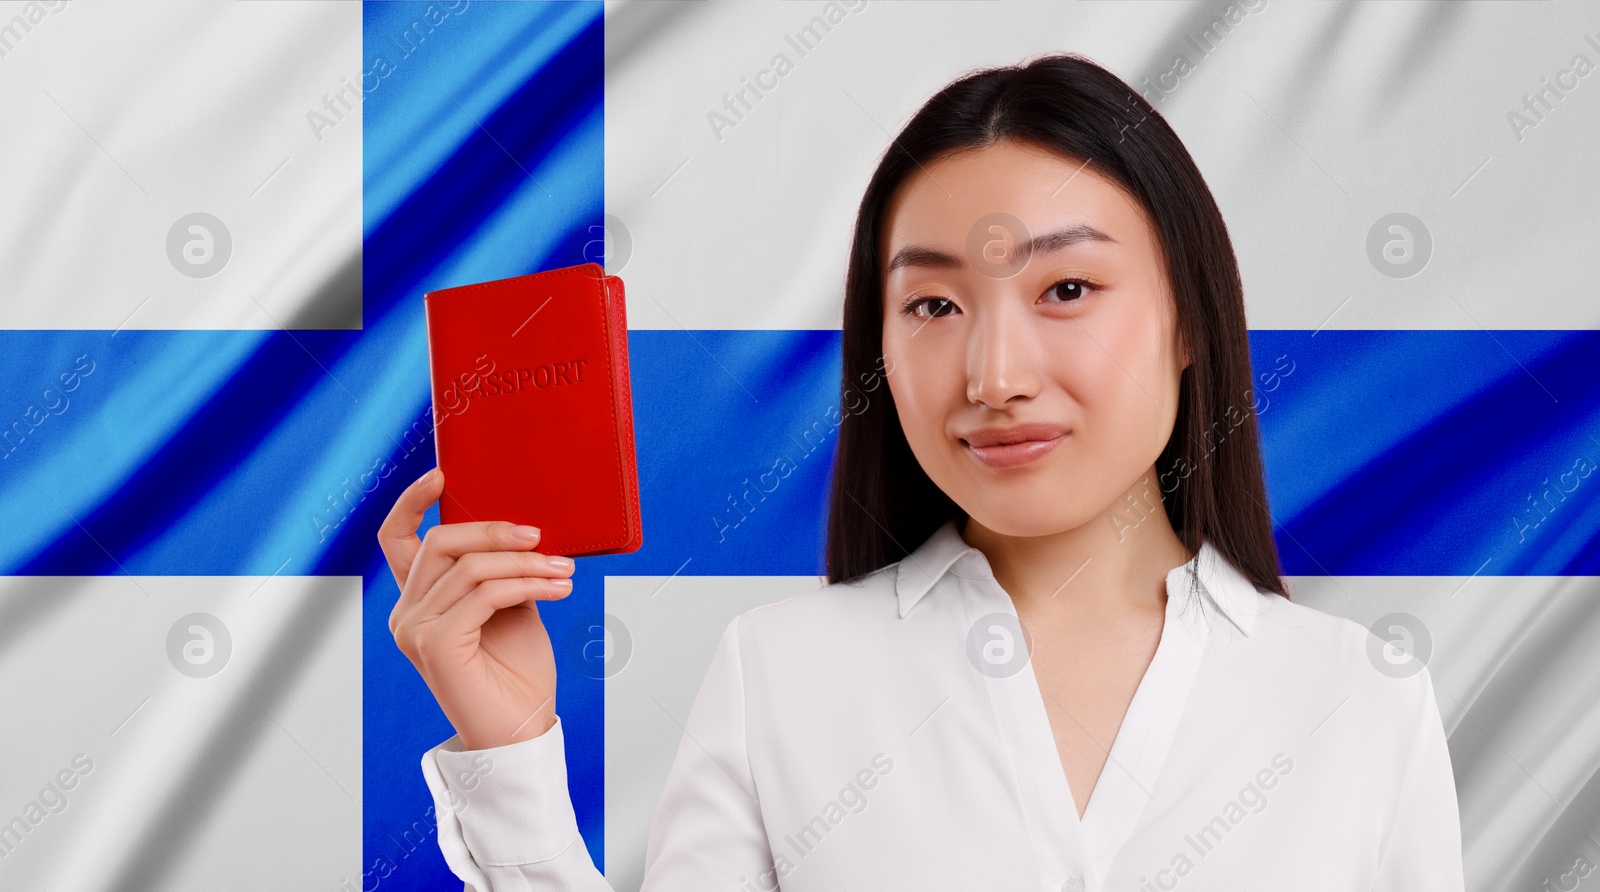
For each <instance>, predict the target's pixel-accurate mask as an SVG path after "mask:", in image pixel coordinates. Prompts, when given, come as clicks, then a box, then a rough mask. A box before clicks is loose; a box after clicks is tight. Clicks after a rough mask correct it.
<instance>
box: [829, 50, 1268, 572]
mask: <svg viewBox="0 0 1600 892" xmlns="http://www.w3.org/2000/svg"><path fill="white" fill-rule="evenodd" d="M1006 139H1009V140H1017V141H1021V142H1026V143H1031V144H1036V145H1039V146H1042V147H1044V148H1046V149H1050V150H1053V151H1055V152H1057V153H1059V154H1060V155H1062V156H1064V157H1066V158H1069V159H1080V160H1081V159H1088V161H1089V163H1091V164H1093V165H1094V166H1095V170H1096V171H1097V172H1098V173H1099V174H1100V175H1102V176H1104V177H1105V178H1107V179H1109V180H1110V181H1112V182H1115V183H1117V184H1118V185H1120V186H1121V187H1122V189H1124V190H1126V191H1127V192H1128V193H1129V194H1130V195H1131V196H1133V197H1134V198H1135V199H1136V200H1137V201H1138V202H1139V203H1140V204H1141V205H1142V206H1143V208H1144V210H1145V213H1146V214H1147V215H1148V216H1149V218H1150V220H1151V221H1152V222H1153V224H1154V226H1155V229H1156V236H1157V238H1158V240H1159V242H1160V245H1161V249H1162V253H1163V255H1164V257H1165V259H1166V265H1167V279H1168V281H1169V282H1170V284H1171V286H1172V288H1171V290H1172V294H1173V298H1174V300H1175V301H1176V304H1177V325H1178V332H1179V336H1180V337H1181V338H1182V339H1183V343H1184V344H1185V345H1187V346H1188V347H1189V353H1190V357H1191V359H1192V362H1191V363H1190V365H1189V366H1188V368H1186V369H1184V370H1183V373H1182V376H1181V378H1180V381H1179V398H1178V414H1177V420H1176V423H1175V425H1174V427H1173V431H1172V436H1171V438H1170V439H1169V440H1168V441H1167V445H1166V447H1165V448H1164V449H1163V450H1162V451H1161V455H1160V457H1159V458H1157V460H1156V471H1157V474H1158V479H1159V481H1160V489H1161V491H1162V496H1163V498H1162V501H1163V503H1164V505H1165V508H1166V512H1167V519H1168V520H1169V521H1171V523H1172V528H1173V530H1174V532H1176V533H1177V535H1178V538H1179V539H1180V540H1181V541H1182V542H1183V544H1184V545H1185V547H1186V548H1187V549H1188V550H1189V551H1190V552H1191V553H1193V552H1196V551H1198V550H1199V548H1200V544H1201V541H1202V539H1209V540H1210V541H1211V542H1212V544H1213V545H1214V546H1215V547H1216V549H1217V550H1218V551H1219V552H1220V553H1221V554H1222V555H1223V556H1224V557H1226V558H1227V559H1228V560H1229V561H1230V562H1232V563H1233V565H1234V566H1235V567H1236V568H1238V570H1239V571H1240V572H1241V573H1242V574H1243V575H1244V576H1245V577H1246V578H1248V579H1249V580H1250V581H1251V582H1252V583H1254V584H1255V585H1256V586H1257V587H1258V588H1261V589H1263V590H1266V591H1270V592H1273V593H1276V594H1279V595H1283V596H1284V597H1287V596H1288V593H1287V590H1286V588H1285V586H1284V584H1283V580H1282V578H1281V577H1280V576H1279V563H1278V550H1277V545H1276V543H1275V542H1274V541H1273V538H1272V518H1271V515H1270V514H1269V512H1268V510H1267V497H1266V485H1265V482H1264V480H1263V473H1262V465H1261V447H1260V434H1259V431H1258V429H1257V426H1256V414H1255V411H1254V408H1253V407H1254V405H1255V400H1254V396H1253V390H1252V386H1251V384H1252V379H1251V368H1250V342H1249V335H1248V331H1247V329H1246V325H1245V315H1244V286H1243V283H1242V282H1241V280H1240V277H1239V265H1238V261H1237V259H1236V258H1235V257H1234V254H1233V243H1232V242H1231V241H1230V240H1229V238H1228V230H1227V227H1226V225H1225V224H1224V223H1223V221H1222V214H1221V212H1220V211H1219V210H1218V209H1217V203H1216V200H1215V199H1214V198H1213V197H1212V195H1211V191H1210V190H1209V189H1208V188H1207V187H1206V184H1205V180H1204V178H1202V177H1201V175H1200V171H1199V169H1198V168H1196V167H1195V164H1194V159H1192V158H1190V157H1189V152H1188V150H1187V149H1185V148H1184V146H1183V143H1182V142H1181V141H1180V140H1179V139H1178V135H1177V134H1176V133H1174V132H1173V131H1172V128H1171V127H1170V126H1168V124H1167V122H1166V120H1164V119H1163V118H1162V117H1161V115H1160V114H1159V113H1157V112H1156V110H1155V109H1154V108H1153V107H1152V106H1151V105H1150V104H1149V103H1148V102H1146V101H1145V99H1144V98H1143V97H1141V96H1139V95H1138V94H1137V93H1136V92H1135V91H1134V90H1132V89H1131V88H1129V87H1128V85H1127V84H1126V83H1124V82H1123V81H1122V79H1121V78H1119V77H1117V76H1116V75H1115V74H1113V73H1111V72H1110V71H1107V70H1106V69H1104V68H1102V67H1100V66H1099V65H1098V64H1096V63H1094V62H1092V61H1090V60H1089V59H1087V58H1085V57H1083V56H1080V55H1077V54H1074V53H1066V54H1052V55H1048V56H1040V57H1036V58H1034V59H1032V60H1030V61H1027V62H1025V63H1023V64H1019V65H1010V66H1004V67H998V68H989V69H984V70H980V71H977V72H975V73H972V74H969V75H967V76H964V77H962V78H961V79H959V80H957V81H955V82H953V83H951V84H950V85H949V86H946V87H945V88H944V89H942V90H940V91H939V92H938V93H937V94H936V95H935V96H934V97H933V98H931V99H929V100H928V101H927V103H926V104H924V105H923V106H922V108H921V109H919V110H918V111H917V113H916V115H915V116H914V117H912V119H911V121H910V123H908V124H906V126H905V129H904V130H902V131H901V132H900V135H899V136H897V137H895V139H894V140H893V142H892V143H891V144H890V146H889V148H888V149H887V150H885V152H884V156H883V159H882V161H880V162H879V164H878V168H877V170H876V171H874V172H873V174H872V180H871V181H870V182H869V183H868V184H867V189H866V194H865V195H863V196H862V199H861V206H860V208H859V209H858V210H857V212H856V226H855V235H854V238H853V241H852V243H851V247H850V267H849V271H848V273H847V274H846V279H845V299H844V331H843V335H844V337H843V352H844V356H843V360H844V362H843V372H844V374H843V386H842V388H841V390H842V394H841V395H842V397H843V398H844V399H846V400H852V402H850V403H849V405H851V407H852V411H851V412H848V413H844V414H843V415H842V418H841V424H840V427H839V442H838V445H837V448H836V450H835V452H834V464H833V474H832V482H831V491H830V493H829V504H828V540H827V553H826V560H827V571H828V573H827V579H828V581H829V582H830V583H835V582H841V581H848V580H852V579H855V578H857V577H859V576H861V575H863V574H866V573H870V572H872V571H873V570H877V569H880V568H882V567H885V566H887V565H889V564H891V563H893V562H895V561H897V560H900V559H901V558H903V557H905V555H906V554H908V553H909V552H910V551H911V550H912V549H914V548H916V547H917V546H918V545H920V544H921V543H922V542H923V541H924V540H925V539H927V537H928V536H929V535H931V534H932V533H933V532H934V531H935V530H937V529H938V528H939V526H940V525H942V524H943V523H944V522H945V521H946V520H949V519H950V518H953V517H957V518H960V517H965V512H964V511H963V510H962V509H961V508H960V507H959V506H957V505H956V504H955V502H953V501H952V500H951V499H950V497H949V496H947V495H945V493H944V492H943V491H942V490H940V489H939V487H938V486H936V485H934V483H933V481H932V480H931V479H929V477H928V475H927V473H926V472H924V471H923V469H922V466H921V464H919V463H918V462H917V459H916V457H915V456H914V455H913V454H912V452H911V447H910V445H909V444H908V443H907V442H906V437H905V431H904V430H902V429H901V427H900V420H899V416H898V415H897V413H896V411H895V407H894V401H893V397H892V396H891V395H890V393H889V388H888V387H886V386H885V387H882V388H881V392H872V393H870V394H868V398H867V399H861V391H862V389H863V387H862V385H863V384H865V383H866V382H869V381H871V382H878V383H879V384H881V383H884V382H882V380H881V378H880V377H879V376H880V375H881V373H882V372H883V366H882V365H881V364H880V363H881V356H882V348H883V293H882V281H883V280H882V274H881V271H880V269H879V239H880V237H881V233H882V227H883V220H884V215H885V211H886V209H887V207H888V205H889V202H890V200H891V199H892V198H893V197H894V194H895V191H896V190H897V189H898V188H899V187H900V185H901V183H902V182H904V180H905V179H906V177H907V176H908V175H909V174H910V173H911V172H913V171H915V170H917V169H919V168H920V167H922V166H924V165H926V164H928V163H930V162H931V161H933V160H934V159H937V158H939V157H941V156H943V155H946V154H952V153H956V152H960V151H963V150H968V149H976V148H982V147H985V146H989V145H992V144H994V143H996V142H998V141H1000V140H1006ZM888 373H889V374H893V369H889V372H888ZM862 404H864V407H863V408H861V409H860V411H859V412H856V411H855V409H856V408H857V407H858V406H860V405H862Z"/></svg>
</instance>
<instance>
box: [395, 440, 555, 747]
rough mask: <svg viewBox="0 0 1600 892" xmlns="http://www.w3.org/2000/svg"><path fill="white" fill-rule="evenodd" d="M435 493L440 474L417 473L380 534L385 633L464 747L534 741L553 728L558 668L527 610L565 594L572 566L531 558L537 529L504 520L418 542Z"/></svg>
mask: <svg viewBox="0 0 1600 892" xmlns="http://www.w3.org/2000/svg"><path fill="white" fill-rule="evenodd" d="M443 489H444V475H443V474H442V473H440V471H439V469H437V468H435V469H433V470H432V471H429V472H428V473H426V474H424V475H422V476H421V477H419V478H417V480H416V482H414V483H412V484H411V485H410V486H408V487H406V490H405V492H402V493H401V494H400V498H398V499H396V500H395V503H394V507H393V508H392V509H390V511H389V516H388V517H387V518H385V519H384V521H383V526H381V527H379V528H378V544H379V545H380V546H382V548H383V554H384V556H385V557H386V558H388V560H389V569H390V570H391V571H392V572H393V573H394V579H395V582H396V583H398V584H399V586H400V600H399V601H397V602H396V603H395V605H394V610H393V611H392V612H391V613H390V614H389V631H390V632H392V633H393V634H394V640H395V643H396V644H397V645H399V646H400V650H401V652H402V653H404V654H405V655H406V656H407V657H408V658H409V659H410V660H411V663H412V665H414V666H416V667H417V672H418V673H420V674H421V675H422V680H423V681H425V682H427V684H428V689H429V690H431V691H432V692H433V696H434V699H436V700H438V701H439V706H440V708H441V709H443V710H444V714H445V717H446V718H448V719H449V720H450V724H451V725H454V726H455V729H456V733H457V734H459V735H460V736H461V743H462V746H463V748H465V749H474V750H476V749H488V748H490V747H496V746H504V745H506V744H511V743H517V742H519V741H522V740H527V739H529V738H531V737H537V736H539V735H541V734H543V733H544V732H545V731H548V730H549V729H550V727H551V726H552V725H554V724H555V720H556V719H555V716H556V663H555V655H554V653H553V652H552V650H551V647H550V635H549V633H548V632H546V631H545V628H544V623H543V622H541V621H540V620H539V611H538V608H537V607H536V606H535V603H536V602H538V601H541V600H552V599H556V598H564V597H566V596H567V595H568V594H570V593H571V592H572V580H571V579H570V578H569V577H570V576H571V575H572V571H573V562H572V559H571V558H566V557H548V556H546V555H543V554H540V553H538V552H536V551H534V550H533V549H534V547H535V546H536V545H537V544H538V542H539V531H538V530H537V529H535V528H534V527H529V526H517V525H514V524H511V523H507V522H505V521H487V522H471V523H453V524H439V525H437V526H435V527H434V528H433V529H430V530H428V533H427V535H426V536H424V537H422V538H420V539H419V538H418V537H417V527H418V526H419V525H420V524H421V523H422V515H423V513H424V512H426V511H427V510H428V506H429V505H431V504H433V503H434V502H435V501H437V500H438V498H439V494H440V493H441V492H442V491H443Z"/></svg>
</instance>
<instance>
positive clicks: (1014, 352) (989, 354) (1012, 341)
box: [967, 301, 1041, 409]
mask: <svg viewBox="0 0 1600 892" xmlns="http://www.w3.org/2000/svg"><path fill="white" fill-rule="evenodd" d="M977 316H978V318H977V320H976V321H975V322H974V324H973V325H972V327H971V328H970V329H969V331H970V332H971V340H970V341H969V342H968V344H967V400H968V401H969V402H973V403H984V404H987V405H988V406H989V407H991V408H995V409H999V408H1002V407H1005V406H1006V405H1007V404H1008V403H1010V402H1011V401H1012V400H1014V399H1016V398H1017V397H1024V398H1031V397H1034V396H1037V395H1038V393H1039V381H1040V374H1039V361H1040V359H1041V357H1040V356H1039V350H1040V342H1039V338H1038V332H1036V331H1035V330H1034V327H1033V322H1032V320H1031V317H1030V316H1029V314H1028V312H1027V310H1026V309H1025V308H1022V307H1019V306H1016V305H1015V303H1014V302H1012V301H1005V302H1000V301H995V302H991V303H990V304H988V305H987V306H985V307H984V308H983V310H981V311H979V312H978V314H977Z"/></svg>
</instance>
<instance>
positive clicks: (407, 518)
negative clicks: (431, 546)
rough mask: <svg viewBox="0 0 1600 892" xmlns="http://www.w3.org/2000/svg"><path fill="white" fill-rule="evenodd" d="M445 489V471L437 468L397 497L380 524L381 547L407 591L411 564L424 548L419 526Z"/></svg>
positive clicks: (398, 582)
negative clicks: (429, 508)
mask: <svg viewBox="0 0 1600 892" xmlns="http://www.w3.org/2000/svg"><path fill="white" fill-rule="evenodd" d="M443 491H444V474H442V473H440V471H439V469H438V468H434V469H433V470H431V471H429V472H428V473H426V474H423V475H422V476H421V477H418V478H417V479H416V480H413V481H412V482H411V485H410V486H408V487H406V488H405V491H404V492H402V493H400V498H398V499H395V502H394V507H392V508H390V509H389V514H388V516H387V517H385V518H384V519H383V523H382V524H381V525H379V527H378V546H379V547H380V548H382V549H383V556H384V557H385V558H386V559H388V561H389V572H391V573H393V574H394V579H395V582H396V583H397V584H398V585H399V586H400V589H401V591H404V590H405V587H406V579H407V577H408V576H410V574H411V564H412V562H413V561H415V560H416V557H417V552H418V551H419V550H421V548H422V539H421V538H419V537H418V536H417V527H419V526H422V516H423V515H424V514H426V513H427V512H428V506H429V505H432V504H433V503H434V502H436V501H438V499H439V493H441V492H443Z"/></svg>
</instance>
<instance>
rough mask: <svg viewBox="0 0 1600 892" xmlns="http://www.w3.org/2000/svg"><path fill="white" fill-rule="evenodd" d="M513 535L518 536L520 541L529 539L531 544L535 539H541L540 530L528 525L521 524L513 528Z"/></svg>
mask: <svg viewBox="0 0 1600 892" xmlns="http://www.w3.org/2000/svg"><path fill="white" fill-rule="evenodd" d="M511 535H513V536H516V537H517V538H518V539H527V540H528V541H530V542H531V541H533V540H534V539H537V538H539V528H538V527H530V526H528V525H527V524H519V525H517V526H515V527H512V528H511Z"/></svg>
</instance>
